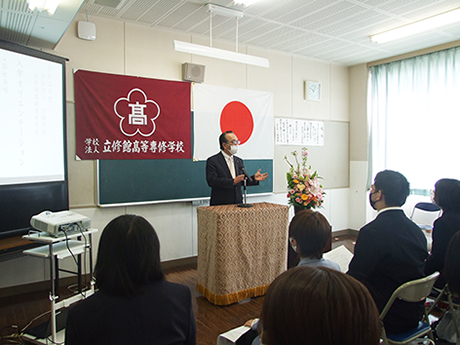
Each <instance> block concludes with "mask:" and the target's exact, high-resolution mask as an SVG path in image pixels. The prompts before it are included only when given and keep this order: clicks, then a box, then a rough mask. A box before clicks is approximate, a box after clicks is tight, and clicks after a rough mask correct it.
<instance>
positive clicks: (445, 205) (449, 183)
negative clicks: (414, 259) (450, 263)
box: [425, 178, 460, 288]
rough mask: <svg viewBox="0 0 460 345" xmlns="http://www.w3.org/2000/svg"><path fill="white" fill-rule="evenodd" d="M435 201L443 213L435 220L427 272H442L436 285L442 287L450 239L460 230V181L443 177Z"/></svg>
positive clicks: (436, 188) (437, 185) (436, 185)
mask: <svg viewBox="0 0 460 345" xmlns="http://www.w3.org/2000/svg"><path fill="white" fill-rule="evenodd" d="M434 188H435V189H434V195H433V201H434V203H435V204H436V205H438V206H439V207H441V209H442V215H441V217H439V218H438V219H436V220H435V222H434V226H433V231H432V233H431V236H432V239H433V241H432V244H431V253H430V255H429V256H428V258H427V260H426V262H425V274H427V275H429V274H431V273H433V272H436V271H438V272H441V276H440V277H439V278H438V280H437V281H436V284H435V286H436V287H438V288H442V287H443V286H444V284H445V283H446V280H445V278H444V275H443V271H444V260H445V257H446V251H447V246H448V245H449V242H450V239H451V238H452V236H454V235H455V234H456V233H457V232H459V231H460V181H459V180H455V179H450V178H443V179H440V180H439V181H438V182H436V184H435V187H434Z"/></svg>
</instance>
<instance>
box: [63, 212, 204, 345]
mask: <svg viewBox="0 0 460 345" xmlns="http://www.w3.org/2000/svg"><path fill="white" fill-rule="evenodd" d="M95 277H96V284H97V288H98V291H97V292H96V293H95V294H94V295H92V296H90V297H89V298H87V299H86V300H83V301H81V302H78V303H76V304H75V305H74V306H72V307H71V308H70V309H69V313H68V318H67V326H66V344H67V345H75V344H81V345H91V344H98V345H100V344H111V345H113V344H120V345H121V344H123V345H125V344H155V345H158V344H165V345H166V344H183V345H194V344H195V343H196V326H195V319H194V316H193V310H192V298H191V292H190V289H189V288H188V287H186V286H183V285H179V284H175V283H170V282H167V281H166V280H165V279H164V274H163V269H162V267H161V262H160V242H159V240H158V236H157V234H156V232H155V230H154V228H153V227H152V225H151V224H150V223H149V222H148V221H147V220H146V219H144V218H143V217H141V216H136V215H123V216H119V217H117V218H115V219H113V220H112V221H111V222H110V223H109V224H108V225H107V226H106V227H105V229H104V231H103V232H102V236H101V239H100V242H99V249H98V255H97V263H96V267H95Z"/></svg>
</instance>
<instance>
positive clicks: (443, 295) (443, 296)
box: [427, 284, 460, 339]
mask: <svg viewBox="0 0 460 345" xmlns="http://www.w3.org/2000/svg"><path fill="white" fill-rule="evenodd" d="M435 290H438V289H436V288H435ZM452 296H453V295H452V292H451V291H450V289H449V284H446V285H444V288H443V289H442V290H441V291H440V292H439V295H438V297H436V299H435V300H434V302H433V304H432V305H431V306H430V308H429V309H428V311H427V313H428V314H431V313H432V311H433V309H434V308H436V306H437V305H438V304H439V302H442V303H443V304H447V305H448V308H447V309H445V310H444V308H443V312H442V315H441V316H440V317H439V319H441V317H442V316H443V315H444V314H445V313H446V312H447V311H450V312H451V313H452V320H453V321H454V326H455V332H456V333H457V339H460V328H459V325H460V320H457V318H456V314H455V312H454V311H455V310H456V309H459V308H460V305H459V304H458V303H454V301H453V299H452Z"/></svg>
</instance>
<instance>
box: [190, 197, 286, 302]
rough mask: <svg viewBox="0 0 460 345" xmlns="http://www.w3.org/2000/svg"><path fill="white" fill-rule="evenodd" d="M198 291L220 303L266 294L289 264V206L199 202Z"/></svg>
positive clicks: (212, 300) (210, 299)
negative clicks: (244, 205) (221, 204)
mask: <svg viewBox="0 0 460 345" xmlns="http://www.w3.org/2000/svg"><path fill="white" fill-rule="evenodd" d="M197 215H198V283H197V288H196V289H197V291H198V292H199V293H201V294H202V295H203V296H204V297H205V298H206V299H207V300H209V301H210V302H211V303H213V304H216V305H228V304H232V303H236V302H238V301H241V300H243V299H246V298H250V297H256V296H261V295H264V294H265V293H266V292H267V289H268V286H269V285H270V284H271V282H272V281H273V280H274V279H275V278H276V277H277V276H278V275H280V274H281V273H282V272H284V271H285V270H286V265H287V245H286V244H287V243H288V221H289V207H288V206H285V205H277V204H270V203H265V202H264V203H255V204H254V207H251V208H242V207H238V206H237V205H223V206H208V207H199V208H197Z"/></svg>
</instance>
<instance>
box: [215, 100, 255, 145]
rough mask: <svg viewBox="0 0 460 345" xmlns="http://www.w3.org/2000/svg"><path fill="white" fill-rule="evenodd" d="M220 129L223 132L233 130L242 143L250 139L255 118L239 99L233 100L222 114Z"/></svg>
mask: <svg viewBox="0 0 460 345" xmlns="http://www.w3.org/2000/svg"><path fill="white" fill-rule="evenodd" d="M220 129H221V131H222V133H223V132H226V131H233V133H235V134H236V136H237V137H238V139H239V140H240V141H241V144H244V143H245V142H247V141H248V140H249V138H250V137H251V135H252V132H253V131H254V119H253V118H252V114H251V111H250V110H249V109H248V107H247V106H246V105H244V104H243V103H241V102H238V101H232V102H229V103H227V105H226V106H225V107H224V109H223V110H222V113H221V114H220Z"/></svg>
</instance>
